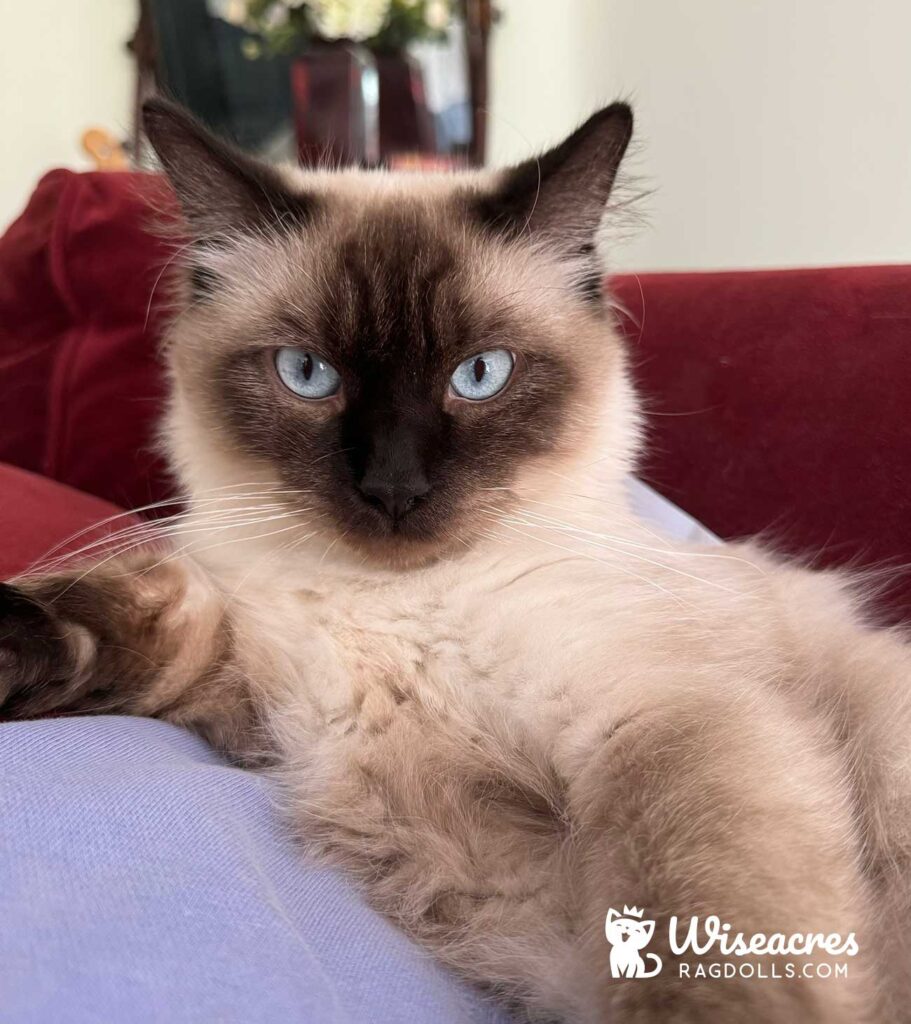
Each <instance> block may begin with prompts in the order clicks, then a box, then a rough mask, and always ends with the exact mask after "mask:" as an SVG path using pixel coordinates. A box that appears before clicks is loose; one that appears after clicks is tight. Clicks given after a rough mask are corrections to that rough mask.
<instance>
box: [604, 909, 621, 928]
mask: <svg viewBox="0 0 911 1024" xmlns="http://www.w3.org/2000/svg"><path fill="white" fill-rule="evenodd" d="M618 917H620V915H619V914H618V913H617V911H616V910H614V908H613V907H611V908H610V910H608V912H607V922H606V923H607V924H612V923H613V922H614V921H616V920H617V918H618Z"/></svg>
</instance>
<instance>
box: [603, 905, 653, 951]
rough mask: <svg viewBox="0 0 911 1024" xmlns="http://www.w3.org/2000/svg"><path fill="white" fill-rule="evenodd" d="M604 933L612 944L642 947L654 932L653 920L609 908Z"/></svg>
mask: <svg viewBox="0 0 911 1024" xmlns="http://www.w3.org/2000/svg"><path fill="white" fill-rule="evenodd" d="M604 934H605V936H606V937H607V941H608V942H609V943H610V944H611V945H612V946H621V947H622V946H625V947H628V948H632V949H637V950H638V949H644V948H645V947H646V946H647V945H648V944H649V942H650V941H651V938H652V936H653V935H654V934H655V922H654V921H641V920H639V919H637V918H635V917H629V916H626V915H623V914H621V913H619V912H618V911H616V910H614V909H613V908H611V909H610V910H609V911H608V914H607V919H606V921H605V923H604Z"/></svg>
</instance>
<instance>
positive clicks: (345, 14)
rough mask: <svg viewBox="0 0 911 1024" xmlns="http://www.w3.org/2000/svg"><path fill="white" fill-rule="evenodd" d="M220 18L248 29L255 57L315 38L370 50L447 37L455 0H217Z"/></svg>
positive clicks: (294, 49) (247, 48) (294, 48)
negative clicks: (361, 45)
mask: <svg viewBox="0 0 911 1024" xmlns="http://www.w3.org/2000/svg"><path fill="white" fill-rule="evenodd" d="M212 7H214V8H215V11H216V13H217V14H218V16H219V17H221V18H223V19H224V20H225V21H228V22H230V23H231V24H233V25H238V26H239V27H241V28H243V29H245V30H246V31H247V32H248V33H249V38H248V39H247V40H245V44H244V53H246V55H247V56H248V57H251V58H254V57H259V56H263V55H269V54H276V53H298V52H300V51H301V50H303V49H305V48H306V47H307V45H308V44H309V43H310V42H311V41H314V40H323V41H333V40H338V39H349V40H352V41H353V42H357V43H362V44H363V45H365V46H367V47H369V48H370V49H372V50H378V51H390V50H392V51H394V50H401V49H403V48H404V47H405V46H406V45H407V44H408V43H411V42H415V41H417V40H442V39H445V37H446V33H447V30H448V28H449V25H450V23H451V21H452V4H451V0H215V3H213V4H212Z"/></svg>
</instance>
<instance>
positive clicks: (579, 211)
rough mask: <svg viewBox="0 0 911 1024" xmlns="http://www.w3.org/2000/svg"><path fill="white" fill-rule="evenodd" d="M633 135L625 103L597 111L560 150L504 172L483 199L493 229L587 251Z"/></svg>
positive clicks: (483, 209) (560, 248)
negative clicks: (544, 238)
mask: <svg viewBox="0 0 911 1024" xmlns="http://www.w3.org/2000/svg"><path fill="white" fill-rule="evenodd" d="M632 134H633V112H632V110H631V109H630V108H629V106H628V105H627V104H626V103H612V104H611V105H610V106H609V107H605V108H604V109H603V110H599V111H598V112H597V113H596V114H592V116H591V117H590V118H589V119H588V120H587V121H586V122H585V124H583V125H582V126H581V127H580V128H577V129H576V131H574V132H573V133H572V135H570V136H569V137H568V138H567V139H564V141H563V142H561V143H560V144H559V145H558V146H555V147H554V148H553V149H551V150H548V152H546V153H544V154H543V156H540V157H538V158H537V159H532V160H527V161H526V162H525V163H523V164H519V165H518V166H517V167H513V168H510V169H509V170H506V171H504V172H502V173H501V175H500V177H499V179H498V181H497V183H496V184H495V186H494V189H493V191H492V192H490V193H488V194H487V195H485V196H483V197H482V198H481V200H480V204H479V206H480V214H481V217H482V219H483V220H484V221H485V223H487V224H488V225H489V226H490V227H491V228H493V229H495V230H499V231H502V232H504V233H506V234H508V235H516V236H517V235H520V234H522V233H524V232H526V231H527V232H528V233H529V235H530V236H532V237H534V236H540V235H544V236H545V237H546V239H547V240H548V242H549V243H550V244H551V245H552V246H553V247H555V249H556V250H557V251H558V252H563V253H564V254H565V255H567V256H575V255H578V254H579V253H580V252H588V251H589V248H588V247H591V246H593V245H594V241H595V236H596V234H597V231H598V227H599V225H600V223H601V217H602V215H603V214H604V209H605V206H606V205H607V201H608V199H609V197H610V194H611V189H612V188H613V186H614V181H615V180H616V177H617V169H618V168H619V166H620V161H621V160H622V159H623V154H624V153H625V152H626V147H627V146H628V145H629V141H630V138H631V137H632Z"/></svg>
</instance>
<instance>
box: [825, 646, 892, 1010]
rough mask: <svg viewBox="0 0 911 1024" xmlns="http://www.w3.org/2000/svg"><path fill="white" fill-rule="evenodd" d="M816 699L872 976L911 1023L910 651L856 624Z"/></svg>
mask: <svg viewBox="0 0 911 1024" xmlns="http://www.w3.org/2000/svg"><path fill="white" fill-rule="evenodd" d="M843 638H847V640H848V642H847V643H845V645H844V647H843V648H842V650H841V651H840V655H841V656H840V657H838V658H837V659H834V660H833V661H832V662H831V663H830V664H829V665H828V666H827V669H826V679H825V682H824V684H823V683H818V684H817V686H816V687H815V699H816V701H817V704H818V706H819V707H820V710H821V711H822V713H823V715H824V717H825V721H826V722H827V724H828V725H829V727H830V728H831V730H832V731H833V732H834V733H835V734H836V736H837V737H838V740H839V742H840V744H841V745H842V749H843V751H844V758H845V762H846V764H847V765H848V769H849V778H850V781H851V786H852V793H853V798H854V803H855V814H856V818H857V822H858V830H859V832H860V835H861V850H862V865H863V871H864V875H865V877H866V879H867V880H868V884H869V886H870V888H871V891H872V896H873V898H874V900H875V904H876V913H875V921H874V933H873V934H874V941H875V942H876V946H877V950H878V954H877V965H876V967H877V974H878V977H879V980H880V984H881V985H882V987H883V988H884V989H885V990H886V991H887V993H888V996H889V998H890V1006H891V1019H892V1020H896V1021H911V648H909V646H908V645H907V643H904V642H900V640H899V639H898V638H897V637H896V636H895V635H894V634H891V633H888V632H886V631H877V632H873V631H870V630H861V629H857V628H856V627H855V628H854V629H853V630H846V631H844V633H843Z"/></svg>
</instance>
